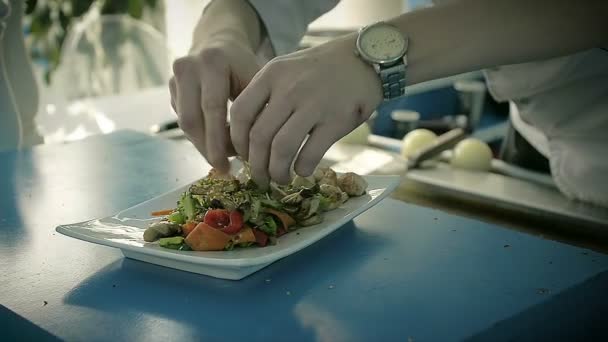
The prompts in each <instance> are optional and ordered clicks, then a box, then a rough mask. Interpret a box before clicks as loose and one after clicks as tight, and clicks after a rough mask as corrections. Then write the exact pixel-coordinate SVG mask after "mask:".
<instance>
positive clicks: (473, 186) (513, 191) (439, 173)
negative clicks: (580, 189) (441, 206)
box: [406, 163, 608, 226]
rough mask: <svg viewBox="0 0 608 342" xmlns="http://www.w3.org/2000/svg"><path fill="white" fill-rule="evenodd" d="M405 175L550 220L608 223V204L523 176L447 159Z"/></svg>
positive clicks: (442, 189) (417, 180)
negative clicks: (453, 163) (464, 167)
mask: <svg viewBox="0 0 608 342" xmlns="http://www.w3.org/2000/svg"><path fill="white" fill-rule="evenodd" d="M406 177H407V178H408V179H411V180H414V181H416V182H418V183H423V184H425V185H428V186H430V187H431V188H432V189H433V190H435V191H439V192H444V193H449V194H452V195H455V196H459V197H461V198H468V199H473V200H476V201H484V202H486V203H492V205H493V206H497V207H502V208H507V209H515V210H517V211H521V212H527V213H531V214H534V215H537V216H539V215H540V216H541V217H545V218H546V219H548V220H551V221H560V220H567V221H569V222H571V223H573V224H575V225H576V224H586V225H594V226H608V208H602V207H598V206H593V205H588V204H585V203H581V202H575V201H570V200H568V199H567V198H566V197H564V195H562V194H561V193H560V192H559V191H558V190H557V189H556V188H552V187H549V186H546V185H542V184H537V183H533V182H529V181H525V180H522V179H517V178H513V177H508V176H504V175H500V174H496V173H488V172H472V171H465V170H458V169H454V168H452V167H450V166H449V165H447V164H444V163H440V164H439V165H438V166H437V167H435V168H432V169H425V170H409V171H408V172H407V174H406Z"/></svg>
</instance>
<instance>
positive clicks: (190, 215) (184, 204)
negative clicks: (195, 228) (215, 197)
mask: <svg viewBox="0 0 608 342" xmlns="http://www.w3.org/2000/svg"><path fill="white" fill-rule="evenodd" d="M195 201H196V200H195V199H194V198H192V196H191V195H190V194H189V193H188V192H186V193H184V195H183V196H182V198H181V200H180V204H181V208H180V209H181V210H180V212H181V213H182V214H183V215H184V216H185V218H186V220H193V219H194V217H195V216H196V203H195Z"/></svg>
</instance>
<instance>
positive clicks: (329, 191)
mask: <svg viewBox="0 0 608 342" xmlns="http://www.w3.org/2000/svg"><path fill="white" fill-rule="evenodd" d="M320 193H321V195H323V197H325V198H326V199H328V200H329V202H330V203H329V204H326V205H325V206H324V208H323V209H324V210H326V211H329V210H334V209H337V208H338V207H339V206H340V205H342V204H343V203H344V202H346V201H347V200H348V195H347V194H346V192H344V191H342V190H341V189H340V188H338V187H337V186H333V185H329V184H323V185H321V190H320Z"/></svg>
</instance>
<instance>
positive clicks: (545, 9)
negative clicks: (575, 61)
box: [391, 0, 608, 84]
mask: <svg viewBox="0 0 608 342" xmlns="http://www.w3.org/2000/svg"><path fill="white" fill-rule="evenodd" d="M607 16H608V2H607V1H602V0H589V1H585V2H576V3H575V2H572V1H567V0H534V1H526V0H493V1H488V0H460V1H452V2H448V3H446V4H444V5H440V6H436V7H433V8H428V9H424V10H421V11H416V12H412V13H410V14H405V15H402V16H400V17H397V18H395V19H393V20H391V22H392V23H393V24H394V25H396V26H397V27H398V28H400V29H401V31H402V32H403V33H404V34H407V35H408V36H409V37H410V42H411V47H410V53H409V54H408V59H409V63H410V68H409V70H408V72H409V75H408V83H409V84H415V83H420V82H424V81H428V80H432V79H436V78H441V77H446V76H451V75H455V74H460V73H463V72H468V71H475V70H480V69H484V68H489V67H493V66H499V65H508V64H517V63H524V62H529V61H535V60H542V59H548V58H552V57H559V56H564V55H568V54H572V53H575V52H579V51H582V50H586V49H590V48H595V47H605V46H608V20H606V17H607Z"/></svg>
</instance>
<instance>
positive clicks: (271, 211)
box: [266, 208, 296, 230]
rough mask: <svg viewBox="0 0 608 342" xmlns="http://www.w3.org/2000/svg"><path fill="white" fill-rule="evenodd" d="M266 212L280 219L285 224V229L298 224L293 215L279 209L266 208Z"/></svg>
mask: <svg viewBox="0 0 608 342" xmlns="http://www.w3.org/2000/svg"><path fill="white" fill-rule="evenodd" d="M266 212H267V213H269V214H271V215H274V216H276V217H277V218H278V219H279V220H280V221H281V224H282V226H283V229H285V230H289V228H290V227H292V226H295V225H296V220H294V219H293V218H292V217H291V216H289V215H288V214H286V213H284V212H281V211H278V210H274V209H269V208H267V209H266Z"/></svg>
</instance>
